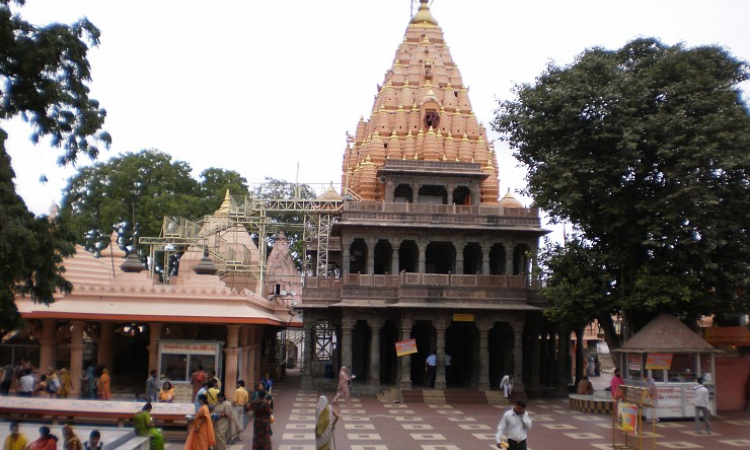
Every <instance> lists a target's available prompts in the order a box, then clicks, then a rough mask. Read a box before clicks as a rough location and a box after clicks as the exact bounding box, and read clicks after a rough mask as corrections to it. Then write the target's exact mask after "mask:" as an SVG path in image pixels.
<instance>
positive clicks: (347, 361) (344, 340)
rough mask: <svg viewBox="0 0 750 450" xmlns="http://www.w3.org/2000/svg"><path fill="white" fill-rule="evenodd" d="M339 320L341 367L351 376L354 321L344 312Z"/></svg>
mask: <svg viewBox="0 0 750 450" xmlns="http://www.w3.org/2000/svg"><path fill="white" fill-rule="evenodd" d="M343 314H344V317H343V318H342V319H341V365H342V366H346V368H347V369H349V373H350V374H351V370H352V330H353V329H354V325H355V324H356V321H355V320H354V318H353V317H351V315H349V314H348V313H346V312H344V313H343Z"/></svg>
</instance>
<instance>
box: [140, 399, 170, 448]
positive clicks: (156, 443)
mask: <svg viewBox="0 0 750 450" xmlns="http://www.w3.org/2000/svg"><path fill="white" fill-rule="evenodd" d="M151 408H152V406H151V403H146V404H145V405H143V408H142V409H141V411H140V412H138V413H136V414H135V417H133V426H134V427H135V434H137V435H138V436H149V437H150V443H151V450H164V437H163V436H162V435H161V431H159V429H158V428H156V427H155V426H154V420H153V419H152V418H151Z"/></svg>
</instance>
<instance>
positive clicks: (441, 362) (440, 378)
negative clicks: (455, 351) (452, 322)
mask: <svg viewBox="0 0 750 450" xmlns="http://www.w3.org/2000/svg"><path fill="white" fill-rule="evenodd" d="M432 323H433V324H434V325H435V334H436V335H437V343H436V346H437V349H436V350H437V373H436V374H435V389H445V388H447V387H448V384H447V383H446V381H445V330H446V329H447V328H448V318H447V317H446V316H438V317H436V318H435V320H433V322H432Z"/></svg>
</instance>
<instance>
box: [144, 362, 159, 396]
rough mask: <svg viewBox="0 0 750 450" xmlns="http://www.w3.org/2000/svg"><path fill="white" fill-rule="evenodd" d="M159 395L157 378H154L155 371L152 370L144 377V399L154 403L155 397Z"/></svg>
mask: <svg viewBox="0 0 750 450" xmlns="http://www.w3.org/2000/svg"><path fill="white" fill-rule="evenodd" d="M158 395H159V380H157V378H156V371H155V370H152V371H151V373H149V375H148V378H147V379H146V401H148V402H149V403H156V397H157V396H158Z"/></svg>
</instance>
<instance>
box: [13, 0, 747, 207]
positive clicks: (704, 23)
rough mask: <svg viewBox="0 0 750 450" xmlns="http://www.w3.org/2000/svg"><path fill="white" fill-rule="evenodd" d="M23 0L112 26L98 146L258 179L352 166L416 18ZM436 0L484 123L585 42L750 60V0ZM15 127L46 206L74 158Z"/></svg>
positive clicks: (376, 5)
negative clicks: (650, 39)
mask: <svg viewBox="0 0 750 450" xmlns="http://www.w3.org/2000/svg"><path fill="white" fill-rule="evenodd" d="M417 5H418V2H416V5H415V9H414V11H416V7H417ZM15 9H16V10H18V11H20V12H21V14H22V16H23V17H24V18H25V19H26V20H27V21H30V22H32V23H35V24H45V23H48V22H51V21H58V22H65V23H70V22H73V21H75V20H76V19H78V18H81V17H84V16H86V17H88V18H89V19H90V20H91V21H92V22H93V23H94V24H95V25H96V26H97V27H98V28H99V29H100V30H101V32H102V37H101V45H100V46H99V47H98V48H96V49H94V50H92V51H91V53H90V57H89V60H90V62H91V66H92V76H93V81H92V83H91V84H90V87H91V91H92V92H91V96H92V97H93V98H95V99H97V100H99V101H100V103H101V105H102V106H103V107H104V108H105V109H106V110H107V120H106V123H105V128H106V130H107V131H109V132H110V133H111V134H112V138H113V144H112V148H111V150H110V151H109V152H104V153H103V154H102V155H101V156H100V158H99V159H100V160H106V159H108V158H109V157H111V156H114V155H117V154H120V153H126V152H137V151H140V150H142V149H145V148H156V149H159V150H161V151H163V152H165V153H168V154H170V155H172V157H173V158H174V159H176V160H182V161H187V162H189V163H190V165H191V167H192V168H193V169H194V175H195V176H196V177H197V176H198V174H199V173H200V172H201V171H202V170H204V169H206V168H208V167H219V168H224V169H231V170H237V171H238V172H240V173H241V174H242V175H243V176H245V177H246V178H247V179H248V181H249V182H251V183H252V182H260V181H262V180H263V178H264V177H266V176H270V177H274V178H279V179H285V180H288V181H294V180H295V179H298V180H299V181H300V182H304V183H316V184H322V183H328V182H329V181H333V182H335V183H338V182H340V179H341V176H340V173H341V161H342V156H343V150H344V148H345V135H344V133H345V132H346V131H350V132H351V133H354V131H355V128H356V124H357V122H358V120H359V117H360V115H364V116H365V118H368V117H369V113H370V110H371V108H372V104H373V99H374V95H375V94H376V93H377V91H376V85H377V84H378V83H382V81H383V77H384V73H385V71H386V70H387V69H388V68H390V67H391V65H392V61H393V58H394V56H395V52H396V48H397V47H398V44H399V43H400V42H401V40H402V38H403V35H404V31H405V30H406V26H407V25H408V22H409V19H410V3H409V0H369V1H366V0H319V1H303V0H284V1H280V0H269V1H248V0H216V1H213V2H206V1H195V0H182V1H172V0H156V1H155V0H148V1H144V0H128V1H103V0H65V1H60V0H27V4H26V6H25V7H23V8H20V9H19V8H15ZM431 9H432V13H433V15H434V16H435V18H436V19H437V20H438V22H439V24H440V26H441V27H442V28H443V31H444V33H445V39H446V41H447V43H448V45H449V46H450V49H451V53H452V55H453V59H454V60H455V61H456V63H457V64H458V66H459V68H460V70H461V74H462V77H463V80H464V82H465V83H466V84H467V85H469V87H470V91H469V95H470V99H471V102H472V105H473V107H474V111H475V114H476V116H477V118H478V119H479V120H480V121H481V122H484V123H485V125H487V126H488V131H489V122H490V121H491V120H492V119H493V117H494V114H493V111H494V110H495V109H496V107H497V101H496V99H508V98H511V89H512V87H513V85H514V84H515V83H522V82H533V80H534V78H535V77H536V76H537V75H538V74H540V73H541V72H542V71H543V70H544V67H545V65H546V64H547V62H548V61H550V60H552V61H554V62H556V63H557V64H561V65H565V64H569V63H571V62H572V61H573V59H574V57H575V56H576V55H578V54H580V53H581V52H582V51H583V50H584V49H586V48H588V47H592V46H603V47H605V48H610V49H615V48H619V47H621V46H623V45H624V44H625V43H626V42H627V41H628V40H631V39H633V38H636V37H639V36H654V37H657V38H659V39H661V40H662V41H663V42H665V43H667V44H675V43H678V42H684V43H685V44H686V45H688V46H696V45H702V44H719V45H722V46H724V47H725V48H727V49H729V50H730V51H731V52H732V53H733V54H734V55H735V56H736V57H738V58H740V59H744V60H750V36H749V35H748V32H747V31H746V29H745V27H746V25H747V20H748V17H750V2H746V1H731V0H712V1H710V2H709V1H697V0H696V1H692V0H679V1H678V0H674V1H672V0H658V1H654V0H626V1H625V0H567V1H564V0H436V1H435V2H434V3H433V5H432V6H431ZM747 91H748V87H747V86H745V92H747ZM3 127H5V129H6V131H8V133H9V134H10V139H9V141H8V142H7V147H8V148H9V151H10V154H11V157H12V158H13V168H14V170H15V172H16V177H17V178H16V185H17V188H18V191H19V193H20V194H21V195H22V196H23V198H24V200H25V201H26V203H27V205H28V207H29V208H30V209H31V210H32V211H33V212H35V213H46V212H47V211H48V209H49V206H50V204H51V203H52V202H53V201H54V202H58V203H59V202H60V198H61V190H62V189H63V187H64V186H65V184H66V182H67V179H68V178H69V177H70V176H71V174H73V173H74V171H75V169H74V168H67V169H59V168H57V167H56V165H55V161H56V159H57V156H58V155H59V154H60V151H59V150H57V149H53V148H50V147H49V146H48V145H46V144H45V143H40V144H39V145H37V146H33V145H32V144H31V143H30V141H29V134H30V133H29V131H28V129H27V128H26V125H25V124H23V123H21V122H20V120H19V121H15V122H14V123H11V124H3ZM493 138H497V135H496V134H495V133H494V132H490V139H493ZM495 148H496V150H497V151H498V162H499V166H500V167H499V172H500V186H501V188H500V189H501V192H505V191H506V189H507V188H508V187H510V188H511V189H513V190H515V189H519V188H521V187H523V186H524V181H523V178H524V171H523V170H522V169H520V168H518V167H517V163H516V161H515V159H514V158H513V157H512V155H511V151H510V150H509V149H508V147H507V146H506V145H505V144H499V143H496V145H495ZM297 163H298V164H299V177H298V178H297ZM79 164H82V165H87V164H89V161H88V159H81V161H80V162H79ZM43 174H44V175H46V176H47V177H48V179H49V181H48V182H47V183H46V184H42V183H40V181H39V178H40V176H41V175H43ZM524 202H525V203H526V204H529V203H530V200H529V199H524Z"/></svg>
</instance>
